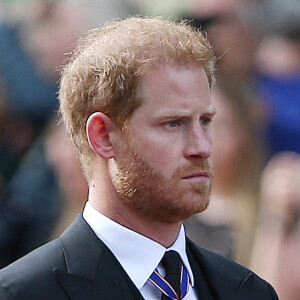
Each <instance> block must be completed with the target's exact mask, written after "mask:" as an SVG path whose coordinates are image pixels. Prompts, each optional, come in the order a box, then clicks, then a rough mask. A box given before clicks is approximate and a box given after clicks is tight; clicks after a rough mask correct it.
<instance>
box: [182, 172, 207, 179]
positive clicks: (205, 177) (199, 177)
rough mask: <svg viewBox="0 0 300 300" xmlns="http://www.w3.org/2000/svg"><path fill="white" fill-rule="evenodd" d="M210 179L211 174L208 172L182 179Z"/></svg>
mask: <svg viewBox="0 0 300 300" xmlns="http://www.w3.org/2000/svg"><path fill="white" fill-rule="evenodd" d="M208 177H209V173H208V172H197V173H193V174H190V175H188V176H184V177H182V179H201V178H202V179H207V178H208Z"/></svg>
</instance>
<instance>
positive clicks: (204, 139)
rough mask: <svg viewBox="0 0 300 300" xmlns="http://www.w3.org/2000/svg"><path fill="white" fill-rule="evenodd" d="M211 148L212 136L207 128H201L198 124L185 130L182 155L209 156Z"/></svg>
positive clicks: (190, 156) (189, 156)
mask: <svg viewBox="0 0 300 300" xmlns="http://www.w3.org/2000/svg"><path fill="white" fill-rule="evenodd" d="M212 150H213V148H212V137H211V132H210V130H209V128H203V127H202V126H201V125H200V124H198V125H196V126H194V127H193V128H190V130H189V131H188V132H187V137H186V144H185V149H184V156H185V157H186V158H193V157H202V158H209V157H210V156H211V154H212Z"/></svg>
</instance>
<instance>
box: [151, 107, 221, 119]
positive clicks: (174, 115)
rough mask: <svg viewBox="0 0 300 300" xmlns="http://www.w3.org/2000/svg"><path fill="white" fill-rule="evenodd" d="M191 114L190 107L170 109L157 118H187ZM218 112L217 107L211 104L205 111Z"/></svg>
mask: <svg viewBox="0 0 300 300" xmlns="http://www.w3.org/2000/svg"><path fill="white" fill-rule="evenodd" d="M190 114H191V111H190V110H188V109H182V110H180V111H169V112H166V113H164V112H162V113H160V114H159V115H157V116H155V119H158V120H161V119H177V118H179V119H180V118H185V117H188V116H189V115H190ZM215 114H216V109H215V108H214V106H212V105H210V106H209V107H208V108H207V109H206V110H205V111H204V112H203V115H210V116H213V115H215Z"/></svg>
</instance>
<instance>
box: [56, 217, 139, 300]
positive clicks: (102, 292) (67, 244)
mask: <svg viewBox="0 0 300 300" xmlns="http://www.w3.org/2000/svg"><path fill="white" fill-rule="evenodd" d="M60 239H61V244H62V249H63V252H64V257H65V265H66V267H65V268H56V269H54V270H53V271H54V274H55V277H56V279H57V281H58V282H59V284H60V286H61V287H62V288H63V290H64V291H65V292H66V294H67V295H69V297H70V299H72V300H83V299H89V300H94V299H106V300H115V299H122V300H133V299H137V300H142V299H143V297H142V296H141V294H140V293H139V291H138V290H137V288H136V287H135V285H134V284H133V282H132V281H131V280H130V278H129V277H128V275H127V274H126V272H125V271H124V269H123V268H122V267H121V265H120V263H119V262H118V261H117V259H116V258H115V257H114V255H113V254H112V253H111V251H110V250H109V249H108V248H107V247H106V245H105V244H104V243H103V242H102V241H100V240H99V239H98V238H97V236H96V235H95V234H94V232H93V231H92V230H91V228H90V227H89V226H88V225H87V223H86V222H85V221H84V220H83V218H82V216H81V215H79V216H78V217H77V218H76V220H75V221H74V223H73V224H72V225H71V226H70V227H69V228H68V229H67V231H66V232H64V233H63V234H62V236H61V237H60Z"/></svg>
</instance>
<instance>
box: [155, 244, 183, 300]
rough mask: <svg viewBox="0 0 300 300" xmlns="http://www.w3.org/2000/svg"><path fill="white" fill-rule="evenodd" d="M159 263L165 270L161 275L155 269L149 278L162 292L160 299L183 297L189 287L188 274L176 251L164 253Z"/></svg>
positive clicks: (174, 299)
mask: <svg viewBox="0 0 300 300" xmlns="http://www.w3.org/2000/svg"><path fill="white" fill-rule="evenodd" d="M161 263H162V265H163V267H164V268H165V271H166V276H165V277H162V276H161V275H160V274H159V273H158V271H157V270H155V271H154V272H153V273H152V275H151V276H150V278H149V280H150V281H151V282H152V283H153V284H154V285H155V286H156V287H157V288H158V289H159V290H160V291H161V292H162V296H161V300H170V299H173V300H177V299H183V298H184V297H185V296H186V294H187V292H188V289H189V275H188V272H187V270H186V268H185V267H184V265H183V263H182V261H181V259H180V256H179V254H178V253H177V252H176V251H173V250H171V251H168V252H166V253H165V255H164V257H163V258H162V260H161Z"/></svg>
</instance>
